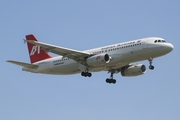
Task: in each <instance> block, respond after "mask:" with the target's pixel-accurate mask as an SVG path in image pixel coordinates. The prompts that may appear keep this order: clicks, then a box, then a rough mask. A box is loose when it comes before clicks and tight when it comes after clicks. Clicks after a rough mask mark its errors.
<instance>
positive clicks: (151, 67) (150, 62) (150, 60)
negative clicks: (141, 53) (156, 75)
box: [148, 58, 154, 70]
mask: <svg viewBox="0 0 180 120" xmlns="http://www.w3.org/2000/svg"><path fill="white" fill-rule="evenodd" d="M148 61H149V64H150V65H149V69H151V70H154V66H153V65H152V61H153V58H149V59H148Z"/></svg>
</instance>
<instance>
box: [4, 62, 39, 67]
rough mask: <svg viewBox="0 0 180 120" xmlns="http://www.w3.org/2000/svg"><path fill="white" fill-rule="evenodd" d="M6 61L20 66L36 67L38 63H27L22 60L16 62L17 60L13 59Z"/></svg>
mask: <svg viewBox="0 0 180 120" xmlns="http://www.w3.org/2000/svg"><path fill="white" fill-rule="evenodd" d="M7 62H10V63H13V64H16V65H19V66H22V67H26V68H37V67H38V65H35V64H29V63H24V62H18V61H13V60H7Z"/></svg>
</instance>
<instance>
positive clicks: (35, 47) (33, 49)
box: [30, 45, 40, 56]
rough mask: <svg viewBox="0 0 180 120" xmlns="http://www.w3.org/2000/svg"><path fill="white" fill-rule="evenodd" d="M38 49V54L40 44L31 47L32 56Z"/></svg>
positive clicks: (38, 52)
mask: <svg viewBox="0 0 180 120" xmlns="http://www.w3.org/2000/svg"><path fill="white" fill-rule="evenodd" d="M36 51H37V54H40V46H37V45H36V46H33V47H32V49H31V53H30V56H32V55H34V54H35V52H36Z"/></svg>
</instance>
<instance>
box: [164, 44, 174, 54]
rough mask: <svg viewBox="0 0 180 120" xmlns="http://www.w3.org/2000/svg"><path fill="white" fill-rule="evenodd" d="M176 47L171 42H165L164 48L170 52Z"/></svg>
mask: <svg viewBox="0 0 180 120" xmlns="http://www.w3.org/2000/svg"><path fill="white" fill-rule="evenodd" d="M173 49H174V46H173V45H172V44H171V43H168V44H165V45H164V50H165V51H166V52H167V53H169V52H171V51H172V50H173Z"/></svg>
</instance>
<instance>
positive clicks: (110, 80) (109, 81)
mask: <svg viewBox="0 0 180 120" xmlns="http://www.w3.org/2000/svg"><path fill="white" fill-rule="evenodd" d="M113 74H114V71H111V76H110V78H107V79H106V83H109V84H111V83H113V84H115V83H116V80H115V79H113Z"/></svg>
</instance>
